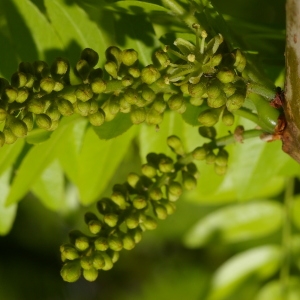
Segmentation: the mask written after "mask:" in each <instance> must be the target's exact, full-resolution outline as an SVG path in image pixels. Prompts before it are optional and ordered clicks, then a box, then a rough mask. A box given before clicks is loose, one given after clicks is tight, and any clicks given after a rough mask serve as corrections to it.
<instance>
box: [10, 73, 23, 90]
mask: <svg viewBox="0 0 300 300" xmlns="http://www.w3.org/2000/svg"><path fill="white" fill-rule="evenodd" d="M26 83H27V76H26V74H24V73H23V72H16V73H14V74H13V75H12V76H11V85H12V86H13V87H15V88H21V87H23V86H25V85H26Z"/></svg>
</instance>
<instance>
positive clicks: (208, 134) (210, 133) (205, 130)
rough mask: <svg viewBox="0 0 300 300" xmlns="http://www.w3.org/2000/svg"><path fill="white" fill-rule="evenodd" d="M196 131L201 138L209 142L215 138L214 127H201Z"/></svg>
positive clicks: (215, 131)
mask: <svg viewBox="0 0 300 300" xmlns="http://www.w3.org/2000/svg"><path fill="white" fill-rule="evenodd" d="M198 131H199V134H200V135H201V136H203V137H205V138H208V139H211V140H213V139H215V138H216V136H217V130H216V128H215V127H206V126H202V127H199V129H198Z"/></svg>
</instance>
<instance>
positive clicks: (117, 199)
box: [110, 191, 126, 209]
mask: <svg viewBox="0 0 300 300" xmlns="http://www.w3.org/2000/svg"><path fill="white" fill-rule="evenodd" d="M110 198H111V200H112V201H113V202H114V203H116V204H117V205H118V206H119V208H120V209H125V208H126V198H125V196H124V195H123V193H121V192H117V191H115V192H113V193H112V195H111V197H110Z"/></svg>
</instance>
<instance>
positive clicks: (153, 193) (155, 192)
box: [149, 187, 163, 201]
mask: <svg viewBox="0 0 300 300" xmlns="http://www.w3.org/2000/svg"><path fill="white" fill-rule="evenodd" d="M149 197H150V198H151V200H154V201H159V200H160V199H161V198H162V197H163V193H162V191H161V189H160V188H159V187H155V188H152V189H151V190H150V191H149Z"/></svg>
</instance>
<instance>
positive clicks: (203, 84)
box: [188, 78, 208, 98]
mask: <svg viewBox="0 0 300 300" xmlns="http://www.w3.org/2000/svg"><path fill="white" fill-rule="evenodd" d="M207 84H208V80H207V79H202V78H201V81H200V82H199V83H197V84H191V83H190V84H189V85H188V92H189V94H190V95H191V96H192V97H197V98H200V97H202V96H203V94H204V93H206V90H207Z"/></svg>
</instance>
